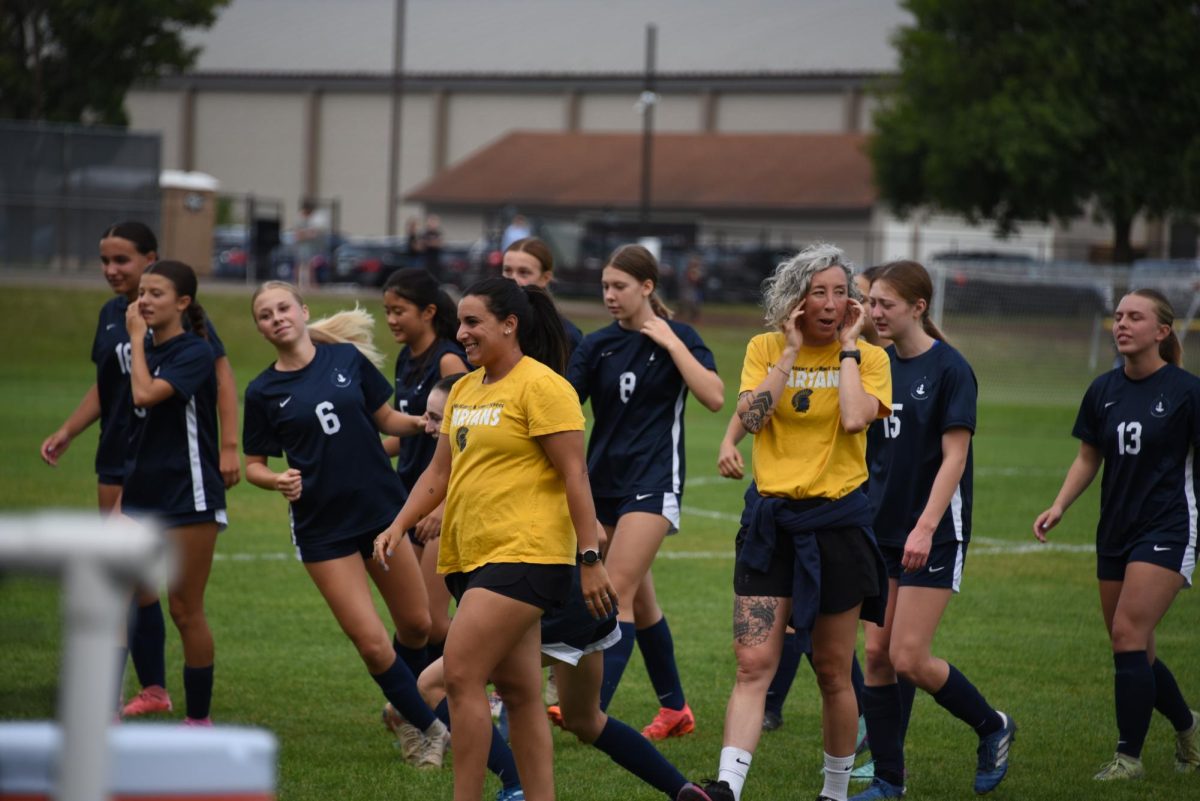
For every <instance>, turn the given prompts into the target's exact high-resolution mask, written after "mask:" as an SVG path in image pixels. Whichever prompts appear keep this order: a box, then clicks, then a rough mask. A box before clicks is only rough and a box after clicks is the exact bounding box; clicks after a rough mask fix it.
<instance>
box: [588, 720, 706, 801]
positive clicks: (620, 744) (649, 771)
mask: <svg viewBox="0 0 1200 801" xmlns="http://www.w3.org/2000/svg"><path fill="white" fill-rule="evenodd" d="M592 745H594V746H596V748H599V749H600V750H601V751H603V752H604V753H606V754H608V756H609V758H610V759H612V761H613V762H616V763H617V764H618V765H620V766H621V767H623V768H625V770H627V771H629V772H630V773H632V774H633V775H634V776H637V777H638V778H639V779H641V780H642V781H644V782H645V783H646V784H648V785H650V786H651V787H654V788H655V789H657V790H661V791H662V792H664V793H666V794H667V795H669V796H670V797H671V798H674V797H675V796H677V795H678V794H679V791H680V790H681V789H682V788H683V785H685V784H687V779H685V778H683V774H681V773H680V772H679V771H678V770H676V769H675V766H674V765H672V764H671V763H670V762H668V761H667V758H666V757H664V756H663V755H662V754H660V753H659V752H658V749H657V748H655V747H654V746H653V745H651V744H650V741H649V740H647V739H646V738H645V737H643V736H642V735H640V734H638V733H637V732H636V731H634V730H633V729H631V728H629V727H628V726H626V725H625V724H624V723H622V722H621V721H619V720H617V719H616V718H613V717H610V718H609V719H608V722H607V723H605V724H604V729H603V730H601V732H600V736H599V737H597V738H596V741H595V742H594V743H592Z"/></svg>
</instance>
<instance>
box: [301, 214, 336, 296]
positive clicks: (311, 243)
mask: <svg viewBox="0 0 1200 801" xmlns="http://www.w3.org/2000/svg"><path fill="white" fill-rule="evenodd" d="M293 233H294V234H295V237H296V275H295V280H296V282H297V284H299V285H300V286H301V287H303V286H304V285H305V284H306V283H307V282H308V281H310V280H316V278H317V272H318V271H319V270H320V269H321V267H323V266H327V265H328V263H329V237H330V235H331V233H332V221H331V220H330V218H329V212H328V211H326V210H325V209H323V208H318V207H317V204H316V201H314V200H312V199H311V198H305V199H304V200H303V201H301V203H300V216H299V218H298V219H297V220H296V225H295V228H294V229H293Z"/></svg>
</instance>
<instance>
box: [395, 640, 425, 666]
mask: <svg viewBox="0 0 1200 801" xmlns="http://www.w3.org/2000/svg"><path fill="white" fill-rule="evenodd" d="M392 649H393V650H394V651H395V652H396V656H398V657H400V658H401V659H403V660H404V664H406V665H408V670H409V672H410V673H412V674H413V675H414V676H420V675H421V671H422V670H424V669H425V668H426V667H428V666H429V651H428V647H427V646H425V645H422V646H421V647H420V648H409V647H408V646H407V645H405V644H404V643H402V642H400V635H398V634H393V635H392Z"/></svg>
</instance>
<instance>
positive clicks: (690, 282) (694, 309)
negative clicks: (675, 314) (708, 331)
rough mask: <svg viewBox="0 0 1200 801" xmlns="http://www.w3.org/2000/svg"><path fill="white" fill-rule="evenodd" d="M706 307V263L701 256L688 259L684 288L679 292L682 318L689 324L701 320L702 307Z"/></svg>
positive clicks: (684, 273) (685, 268)
mask: <svg viewBox="0 0 1200 801" xmlns="http://www.w3.org/2000/svg"><path fill="white" fill-rule="evenodd" d="M702 305H704V262H703V261H702V260H701V259H700V257H699V256H696V255H693V256H691V257H689V258H688V261H687V266H685V267H684V268H683V286H682V287H680V292H679V307H680V313H681V316H682V317H683V318H684V319H685V320H687V321H688V322H689V323H695V322H697V321H698V320H699V319H700V307H701V306H702Z"/></svg>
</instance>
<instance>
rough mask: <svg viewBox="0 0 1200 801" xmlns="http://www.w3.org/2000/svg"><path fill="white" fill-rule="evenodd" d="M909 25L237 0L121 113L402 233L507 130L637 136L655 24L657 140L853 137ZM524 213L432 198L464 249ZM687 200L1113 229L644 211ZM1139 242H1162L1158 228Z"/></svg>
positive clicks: (698, 4)
mask: <svg viewBox="0 0 1200 801" xmlns="http://www.w3.org/2000/svg"><path fill="white" fill-rule="evenodd" d="M905 20H906V15H905V12H904V11H903V10H902V9H900V8H899V6H898V4H897V3H894V2H879V1H878V0H806V2H803V3H796V2H790V1H789V0H745V2H739V3H732V2H725V0H649V1H643V2H638V1H637V0H609V2H603V3H601V2H591V1H590V0H556V1H555V0H343V2H338V3H328V2H321V1H320V0H235V1H234V2H233V4H232V5H231V6H229V7H228V8H227V9H225V10H224V11H223V12H222V14H221V17H220V19H219V21H218V23H217V25H216V26H214V28H213V29H212V30H211V31H208V32H205V33H204V34H202V35H200V36H197V37H195V43H196V44H198V45H200V46H201V47H202V48H203V50H202V53H201V56H200V59H199V61H198V63H197V66H196V68H195V69H194V70H193V71H192V72H191V73H189V74H186V75H182V76H177V77H170V78H165V79H163V80H161V81H160V82H159V83H157V84H156V85H154V86H144V87H141V88H139V89H137V90H136V91H134V92H132V93H131V94H130V96H129V97H128V99H127V106H128V109H129V112H130V116H131V121H132V127H133V128H134V129H136V130H142V131H157V132H160V133H161V134H162V137H163V167H164V168H169V169H181V170H198V171H201V172H205V173H208V174H211V175H213V176H215V177H216V178H217V179H218V180H219V181H220V182H221V191H222V192H225V193H230V194H234V195H254V196H257V197H260V198H269V199H275V200H278V201H280V202H281V203H282V205H283V208H284V209H285V218H284V220H283V223H284V225H285V226H286V225H290V224H291V223H293V222H294V219H295V215H296V213H297V210H298V207H299V203H300V199H301V198H303V197H318V198H322V199H325V200H333V199H335V200H336V201H337V204H338V212H339V213H338V218H337V221H338V227H339V228H340V229H341V230H342V231H344V232H346V233H347V234H350V235H357V236H368V235H382V234H396V233H401V232H402V231H403V226H404V221H405V219H406V218H408V217H411V216H416V215H421V214H424V213H425V212H426V210H427V209H426V203H425V202H423V201H422V200H421V198H420V197H418V196H416V195H414V194H413V193H414V191H416V190H422V189H423V188H427V187H428V186H429V185H430V184H431V182H436V181H437V179H438V178H439V176H443V175H444V174H445V173H446V171H447V170H450V169H451V168H454V169H458V168H460V167H461V166H462V165H463V164H466V163H468V162H469V160H470V159H471V158H472V157H474V156H477V155H479V154H481V153H486V152H487V151H488V149H489V148H491V147H493V146H495V145H496V144H497V143H498V142H500V141H501V140H503V138H504V137H505V136H507V135H509V134H512V133H514V132H542V133H555V134H562V135H565V136H576V135H580V134H591V133H596V134H599V133H624V134H627V135H630V136H634V135H638V134H639V133H640V132H641V131H642V130H643V124H644V113H645V110H646V108H647V107H646V105H645V104H644V102H641V101H642V100H643V98H642V94H643V89H644V75H643V72H644V70H643V64H644V62H645V51H646V26H647V25H648V24H650V23H653V24H654V25H655V26H656V32H657V35H656V40H655V41H656V59H655V60H656V66H657V70H656V75H655V81H654V90H655V93H654V95H652V96H650V99H652V100H653V101H654V102H653V104H652V106H651V108H652V114H653V131H654V132H655V134H656V135H664V136H665V137H666V138H670V137H672V136H679V135H683V136H686V135H694V136H697V137H702V138H703V137H712V136H718V137H720V136H724V135H729V136H735V137H736V136H741V135H746V134H757V135H770V134H790V135H844V136H851V137H861V135H863V134H869V133H870V131H871V118H872V114H873V111H874V109H875V107H876V100H875V99H874V96H873V94H872V89H873V87H874V86H875V85H877V84H878V83H879V82H880V81H885V80H887V76H888V75H889V74H890V73H891V71H892V70H893V69H894V68H895V59H896V57H895V53H894V51H893V49H892V47H891V45H890V36H891V33H892V32H893V31H894V30H895V28H896V27H897V26H899V25H902V24H903V23H904V22H905ZM656 141H657V136H656ZM664 141H665V139H664ZM658 146H660V147H661V146H662V145H661V143H659V145H658ZM743 157H745V158H749V159H751V160H753V159H754V155H753V154H750V155H748V156H743ZM528 158H530V159H533V160H534V161H536V159H537V154H536V153H535V154H530V155H529V156H528ZM639 158H640V156H639ZM790 158H792V159H796V160H800V161H804V160H806V159H814V158H820V156H819V155H818V154H814V153H812V152H807V151H806V150H804V149H798V150H796V151H795V152H794V154H792V155H791V156H790ZM746 166H747V168H753V169H758V168H759V167H761V166H762V165H757V166H756V165H751V164H747V165H746ZM811 166H814V167H815V166H818V165H811ZM767 167H768V169H769V165H767ZM579 180H581V181H586V180H588V179H587V176H586V175H581V176H579ZM797 192H799V193H800V194H803V191H802V188H799V187H798V188H797ZM654 196H655V192H654V188H653V186H652V187H651V198H652V200H653V198H654ZM639 198H640V187H635V188H634V193H633V194H632V195H631V196H630V197H629V198H628V199H627V201H626V202H624V203H619V204H609V205H605V206H596V207H589V208H583V207H578V206H575V207H571V208H570V209H565V208H564V209H554V208H550V209H539V212H542V213H551V214H554V213H557V212H563V213H568V212H569V213H570V214H573V215H575V216H576V217H577V218H578V217H595V216H597V215H607V216H610V217H611V216H613V215H616V216H618V217H629V216H631V215H632V216H636V215H637V211H636V209H637V207H638V204H639ZM427 199H428V197H427V195H426V200H427ZM520 205H521V204H520V203H519V198H517V197H511V198H508V197H506V196H505V189H504V187H503V186H494V187H491V190H490V194H489V201H488V203H487V204H486V205H483V204H474V205H472V204H461V203H452V204H445V203H443V204H442V207H441V208H440V209H439V210H440V211H441V212H442V216H443V227H444V230H445V233H446V236H447V239H449V240H450V241H454V242H462V243H466V242H472V241H476V240H478V239H480V238H481V237H483V236H485V235H488V234H494V232H495V228H496V226H497V225H498V224H500V223H501V221H502V219H503V217H504V216H505V215H507V214H511V213H512V211H514V210H522V209H520ZM786 205H787V204H785V206H786ZM781 208H782V207H781ZM681 213H682V214H684V216H688V215H690V219H691V220H692V221H693V222H695V223H696V224H697V225H698V226H699V227H700V236H701V237H702V238H703V237H707V238H708V239H710V240H712V239H717V240H722V241H726V240H731V239H732V240H737V239H757V240H759V241H764V242H769V243H771V244H790V243H792V242H793V241H795V240H796V238H797V237H803V238H808V237H809V234H810V232H811V231H812V230H814V229H815V230H820V231H824V232H826V233H825V236H826V238H830V239H839V240H842V241H844V242H846V244H847V245H848V247H849V249H850V250H851V251H852V252H853V253H854V254H855V255H856V256H857V257H858V258H859V259H863V260H870V261H874V260H879V259H884V258H893V257H902V256H916V257H918V258H926V257H928V256H929V255H930V254H932V253H936V252H939V251H944V250H947V249H1003V250H1009V251H1013V250H1016V251H1020V252H1023V253H1026V254H1028V255H1033V256H1044V257H1049V256H1057V257H1060V258H1061V257H1071V258H1082V257H1085V256H1086V255H1087V254H1088V251H1089V250H1090V249H1091V247H1092V244H1094V243H1095V242H1096V241H1104V240H1105V239H1106V238H1107V230H1106V229H1105V228H1103V227H1096V226H1092V225H1089V224H1084V223H1081V224H1080V225H1077V226H1074V227H1073V228H1072V229H1056V228H1054V227H1051V226H1042V225H1029V226H1025V227H1023V229H1022V235H1021V237H1019V238H1017V239H1010V240H1006V241H1004V242H998V241H997V240H995V238H994V237H993V236H992V235H991V232H990V230H989V229H988V228H987V227H986V226H984V227H978V228H972V227H970V226H966V225H965V224H964V223H962V222H961V221H959V220H955V219H952V218H948V217H937V218H928V217H918V218H917V219H915V220H910V221H899V220H896V219H895V218H894V217H892V216H891V215H889V214H888V213H887V212H886V211H885V210H883V209H881V208H879V207H878V206H877V204H874V203H873V204H872V208H871V210H870V212H869V213H865V214H863V213H858V212H856V213H855V214H854V215H852V216H851V217H844V216H843V217H838V218H836V219H831V218H829V216H828V215H825V216H822V215H820V214H814V212H812V211H811V210H807V211H806V210H805V208H804V204H803V203H793V204H791V206H790V207H788V208H787V210H786V211H784V212H782V214H780V213H775V214H758V212H757V211H755V212H754V213H748V212H747V209H745V208H741V209H739V208H737V207H736V206H733V207H730V208H717V207H711V206H710V207H707V208H705V209H703V210H698V209H692V210H690V211H688V210H684V211H682V212H681V211H680V210H679V209H675V210H668V209H660V208H659V207H658V206H657V205H655V206H654V218H655V219H659V215H660V214H665V215H666V216H667V217H668V218H670V219H672V220H677V219H679V217H680V214H681ZM1134 236H1135V241H1141V242H1143V243H1149V244H1151V245H1153V244H1155V243H1158V244H1159V246H1160V247H1165V244H1164V242H1165V236H1164V235H1163V233H1162V232H1161V230H1156V229H1150V230H1147V229H1145V228H1144V227H1139V228H1138V229H1137V230H1135V232H1134Z"/></svg>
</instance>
